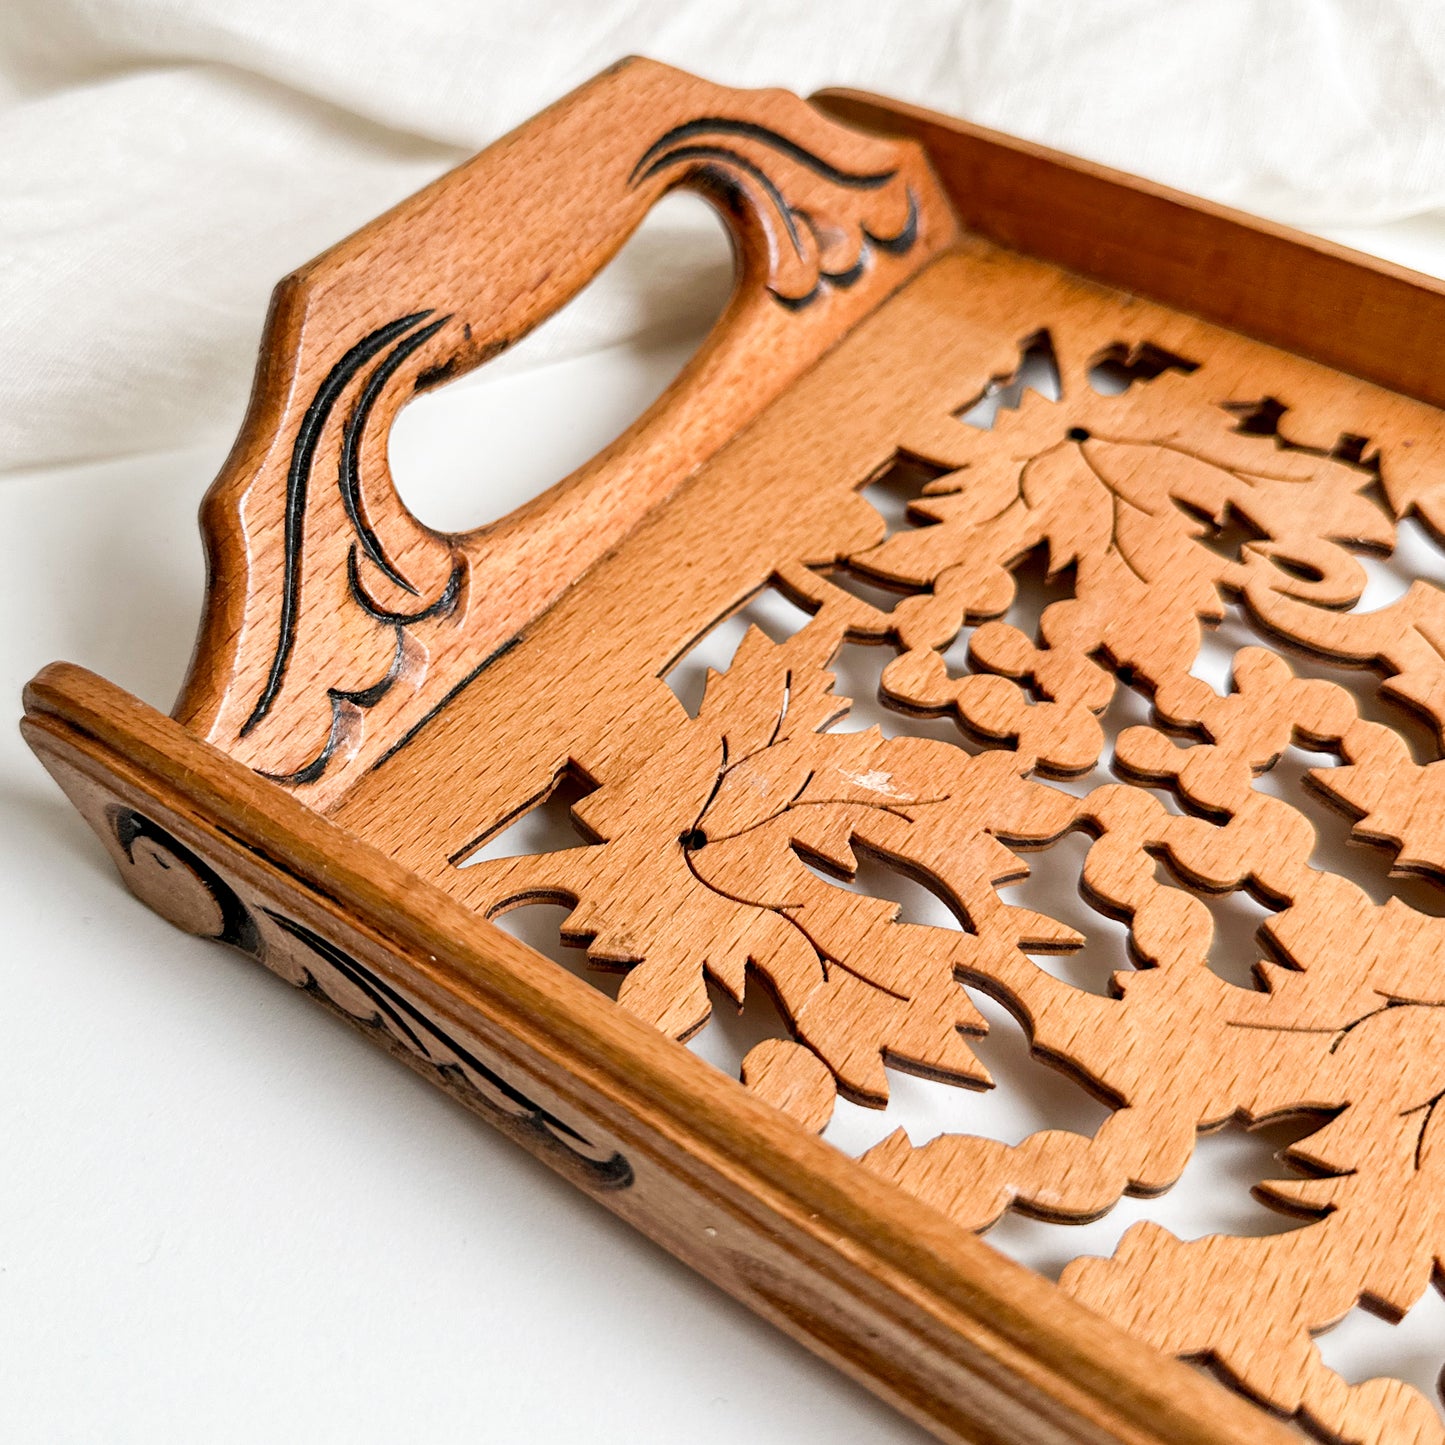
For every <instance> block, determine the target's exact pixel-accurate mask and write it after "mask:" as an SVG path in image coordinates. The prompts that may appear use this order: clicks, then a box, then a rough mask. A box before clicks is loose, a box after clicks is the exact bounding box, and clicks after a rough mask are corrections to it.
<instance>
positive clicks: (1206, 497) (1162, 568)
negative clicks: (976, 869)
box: [852, 363, 1394, 774]
mask: <svg viewBox="0 0 1445 1445" xmlns="http://www.w3.org/2000/svg"><path fill="white" fill-rule="evenodd" d="M1082 370H1083V368H1080V367H1078V366H1070V365H1068V364H1067V363H1066V364H1065V367H1064V374H1065V376H1075V375H1080V374H1082ZM1198 385H1199V383H1198V381H1197V380H1196V379H1195V378H1193V377H1192V376H1189V375H1181V374H1180V373H1179V372H1178V371H1166V372H1164V373H1162V374H1160V375H1158V376H1157V377H1155V378H1154V379H1150V380H1145V381H1140V382H1138V383H1136V384H1135V385H1133V386H1132V387H1131V388H1130V389H1129V390H1128V391H1127V392H1126V393H1125V394H1124V395H1123V396H1108V397H1105V396H1100V395H1098V394H1097V393H1096V392H1094V391H1092V390H1090V389H1089V388H1087V387H1081V388H1080V389H1079V390H1078V391H1077V392H1076V393H1075V394H1071V395H1066V396H1065V397H1064V398H1063V401H1062V402H1061V403H1053V402H1050V401H1048V400H1046V399H1045V398H1043V397H1041V396H1040V395H1039V394H1038V393H1037V392H1035V391H1025V392H1024V393H1023V395H1022V397H1021V399H1020V402H1019V405H1018V408H1017V410H1001V411H1000V412H999V414H998V419H997V421H996V423H995V425H994V427H993V429H992V430H989V431H982V430H976V429H973V428H968V427H962V426H961V427H960V428H959V434H958V436H957V438H955V439H953V440H951V441H950V443H949V447H950V455H949V461H950V462H951V463H952V464H953V466H954V470H953V471H951V472H949V473H947V474H946V475H944V476H941V477H939V478H938V479H937V480H935V481H932V482H930V483H929V484H928V485H927V486H926V487H925V488H924V493H923V496H922V497H921V498H920V499H919V500H918V501H917V502H915V503H914V505H913V508H912V514H913V519H914V520H915V521H916V522H917V523H919V524H920V525H917V526H915V527H913V528H909V529H905V530H902V531H899V532H896V533H894V535H892V536H891V537H889V538H888V539H887V540H886V541H884V542H883V543H881V544H880V545H879V546H878V547H876V548H873V549H871V550H869V551H867V552H864V553H861V554H859V555H857V556H855V557H854V558H853V559H852V563H853V565H854V566H855V567H857V568H858V569H859V570H861V571H864V572H866V573H870V574H872V575H875V576H877V577H879V578H882V579H884V580H887V581H888V582H890V583H892V584H896V585H903V586H908V587H914V588H928V589H929V591H928V592H927V593H926V594H925V595H922V596H917V597H910V598H907V599H905V600H904V601H902V602H900V603H899V604H898V606H897V608H896V611H895V618H896V623H897V631H898V636H899V637H900V639H901V640H902V642H903V643H904V645H905V648H907V649H908V651H906V652H905V655H904V656H903V657H902V658H900V659H898V661H896V662H895V663H893V664H892V665H891V666H890V667H889V669H888V671H887V673H886V675H885V677H884V689H885V692H886V694H887V695H889V696H890V697H892V698H893V699H895V700H896V701H897V702H898V703H899V704H900V705H902V706H906V707H910V708H914V709H921V710H924V711H928V712H937V711H940V710H943V709H946V708H956V709H957V711H958V713H959V716H960V718H961V720H962V721H963V722H964V724H965V725H966V726H967V727H968V728H969V729H970V731H972V732H974V733H976V734H978V735H980V736H982V737H985V738H989V739H1003V740H1012V741H1014V742H1015V744H1016V746H1017V747H1018V748H1019V750H1020V751H1021V752H1023V753H1025V754H1030V755H1033V756H1036V757H1037V759H1038V761H1039V763H1040V765H1041V766H1042V767H1043V768H1044V770H1045V771H1046V772H1057V773H1064V774H1068V773H1074V772H1079V771H1082V770H1084V769H1086V768H1088V767H1089V766H1092V764H1093V763H1094V762H1095V761H1096V760H1097V757H1098V755H1099V750H1100V747H1101V746H1102V737H1101V735H1100V734H1099V732H1098V729H1097V727H1096V726H1095V725H1094V724H1093V722H1092V718H1091V715H1092V714H1094V713H1097V712H1098V711H1101V710H1102V708H1103V707H1104V706H1105V705H1106V704H1107V702H1108V699H1109V696H1110V694H1111V693H1112V690H1113V684H1112V682H1111V680H1110V679H1109V677H1108V672H1109V671H1110V670H1114V671H1117V672H1122V673H1125V674H1126V675H1128V676H1130V677H1133V678H1137V679H1138V680H1139V681H1140V682H1142V683H1143V684H1145V685H1146V686H1148V685H1151V684H1157V683H1159V682H1161V681H1163V680H1164V679H1166V678H1167V677H1168V676H1169V674H1170V673H1171V671H1173V672H1178V671H1184V670H1187V668H1188V666H1189V663H1190V662H1191V661H1192V659H1193V657H1194V655H1195V653H1196V652H1197V651H1198V648H1199V643H1200V640H1201V636H1202V631H1201V624H1210V625H1212V624H1215V623H1218V622H1219V621H1220V620H1221V618H1222V617H1223V616H1224V604H1225V601H1226V600H1227V599H1229V598H1232V597H1241V598H1243V599H1244V600H1245V602H1246V603H1247V605H1248V606H1249V607H1250V608H1251V609H1252V610H1254V611H1256V612H1257V613H1268V612H1271V611H1273V610H1277V609H1278V607H1279V605H1280V604H1281V603H1282V602H1283V603H1288V604H1296V605H1303V606H1304V607H1305V608H1306V609H1338V608H1342V607H1348V606H1351V605H1353V604H1354V603H1355V602H1356V601H1358V600H1359V597H1360V594H1361V592H1362V590H1363V588H1364V585H1365V580H1366V576H1365V572H1364V570H1363V568H1362V567H1361V565H1360V563H1359V560H1358V558H1357V557H1356V556H1355V555H1354V554H1353V552H1352V551H1351V550H1350V549H1351V548H1352V547H1361V546H1364V547H1371V548H1378V549H1388V548H1389V546H1390V545H1391V544H1392V541H1393V536H1394V531H1393V524H1392V521H1391V519H1390V517H1389V516H1388V515H1387V514H1386V513H1385V511H1384V510H1383V509H1382V508H1381V507H1380V506H1379V505H1378V504H1377V503H1376V502H1375V501H1373V500H1372V499H1371V498H1370V497H1368V496H1366V495H1365V493H1366V491H1367V489H1368V488H1369V487H1370V486H1372V485H1373V483H1374V475H1373V473H1372V472H1371V471H1369V470H1368V469H1365V468H1362V467H1360V466H1358V465H1356V464H1353V463H1350V462H1347V461H1344V460H1341V459H1339V458H1336V457H1334V456H1331V455H1327V454H1322V453H1318V452H1312V451H1307V450H1305V449H1303V448H1297V447H1290V446H1287V445H1283V444H1279V443H1277V442H1276V441H1272V440H1271V439H1269V438H1267V437H1260V436H1256V435H1252V434H1250V433H1249V432H1248V431H1246V430H1242V429H1241V427H1242V426H1243V425H1246V424H1247V423H1241V421H1240V419H1239V418H1240V415H1241V414H1244V415H1246V416H1247V415H1248V414H1249V413H1250V410H1251V409H1250V408H1249V407H1238V406H1236V407H1229V408H1226V407H1223V406H1215V407H1212V408H1211V409H1210V413H1209V415H1210V418H1211V421H1210V424H1209V425H1208V426H1207V427H1201V426H1200V424H1199V402H1198V399H1197V387H1198ZM1181 418H1183V419H1184V421H1183V422H1181ZM1039 548H1042V549H1044V550H1045V551H1046V554H1047V559H1048V571H1049V574H1050V576H1051V578H1057V577H1060V576H1061V575H1062V574H1064V573H1065V572H1066V571H1068V572H1071V573H1072V580H1073V585H1072V592H1073V595H1072V597H1069V598H1067V599H1065V600H1062V601H1058V602H1055V603H1053V604H1052V605H1050V606H1049V607H1048V608H1046V609H1045V612H1044V614H1043V617H1042V619H1041V622H1040V627H1039V638H1038V640H1037V641H1035V639H1034V638H1031V637H1029V636H1026V635H1025V634H1024V633H1022V632H1021V631H1019V629H1017V628H1016V627H1013V626H1011V625H1009V624H1007V623H1004V622H998V621H986V619H989V618H996V617H998V616H999V615H1000V614H1001V613H1002V612H1004V611H1006V610H1007V607H1008V606H1009V605H1010V603H1011V602H1012V600H1013V596H1014V584H1013V580H1012V576H1011V569H1012V568H1013V567H1015V566H1016V565H1017V563H1018V562H1019V561H1020V559H1021V558H1023V557H1024V556H1025V555H1026V554H1028V553H1029V552H1031V551H1033V550H1035V549H1039ZM965 621H972V622H983V623H984V625H983V626H980V627H979V628H978V630H977V631H976V632H975V633H974V635H973V637H972V639H971V643H970V658H971V661H972V662H973V664H974V666H975V669H976V672H975V675H973V676H970V677H967V678H964V679H953V678H950V677H949V676H948V674H947V672H946V671H945V670H944V668H943V666H942V663H941V660H940V659H939V657H938V655H937V653H936V652H935V651H934V649H936V648H941V647H943V646H945V645H946V644H947V642H948V641H949V640H950V639H951V638H952V637H953V635H954V634H955V633H956V632H957V631H958V628H959V627H960V626H961V625H962V624H963V623H964V622H965ZM998 679H1009V680H1011V681H1012V682H1014V683H1017V684H1019V685H1020V686H1022V685H1024V684H1031V685H1032V686H1033V688H1034V689H1035V690H1036V691H1037V693H1038V695H1039V697H1040V698H1041V699H1042V700H1043V705H1042V706H1040V707H1036V708H1032V709H1030V708H1028V707H1027V705H1026V700H1025V699H1024V698H1023V697H1022V696H1021V695H1020V694H1019V692H1018V689H1017V688H1010V687H1005V686H1004V685H1003V684H1002V683H1001V682H1000V681H998Z"/></svg>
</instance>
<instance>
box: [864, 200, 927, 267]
mask: <svg viewBox="0 0 1445 1445" xmlns="http://www.w3.org/2000/svg"><path fill="white" fill-rule="evenodd" d="M907 194H908V215H907V217H906V218H905V219H904V222H903V225H902V227H901V228H900V229H899V230H898V231H897V232H895V233H894V234H893V235H891V236H878V235H875V234H874V233H873V232H872V231H870V230H869V229H868V227H867V226H863V227H862V228H861V229H862V231H863V234H864V235H865V236H866V237H867V238H868V240H869V241H871V242H872V243H873V245H875V246H877V247H878V249H879V250H880V251H886V252H887V253H888V254H889V255H890V256H902V255H904V254H905V253H906V252H907V251H909V250H911V249H912V246H913V243H914V242H915V241H916V240H917V239H918V197H917V196H916V195H915V194H914V192H913V187H912V186H909V187H908V192H907Z"/></svg>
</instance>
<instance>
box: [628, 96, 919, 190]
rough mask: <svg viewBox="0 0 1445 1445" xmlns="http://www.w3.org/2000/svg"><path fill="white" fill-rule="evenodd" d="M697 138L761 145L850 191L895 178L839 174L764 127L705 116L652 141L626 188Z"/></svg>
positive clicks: (892, 173)
mask: <svg viewBox="0 0 1445 1445" xmlns="http://www.w3.org/2000/svg"><path fill="white" fill-rule="evenodd" d="M698 135H735V136H739V137H742V138H744V139H748V140H757V141H762V143H763V144H764V145H767V146H771V147H772V148H773V149H774V150H776V151H780V152H781V153H782V154H783V155H785V156H788V157H790V158H791V159H792V160H795V161H797V162H798V163H799V164H800V165H804V166H806V167H807V168H808V169H809V170H810V171H812V172H814V174H816V175H820V176H822V177H823V178H824V179H825V180H829V181H832V182H833V183H834V184H835V185H839V186H849V187H851V188H852V189H854V190H860V191H876V190H877V189H878V188H879V187H880V186H886V185H887V184H888V182H889V181H891V180H892V179H893V178H894V176H896V175H897V174H898V172H897V170H896V169H894V170H887V171H863V172H852V171H844V170H839V168H838V167H837V166H835V165H832V164H831V163H830V162H828V161H825V160H824V159H823V157H822V156H820V155H816V154H814V152H812V151H810V150H808V149H806V148H805V147H803V146H800V145H799V144H798V143H797V142H796V141H792V140H789V139H788V138H787V136H785V135H780V134H779V133H778V132H777V131H775V130H772V129H770V128H769V127H767V126H765V125H757V124H755V123H754V122H753V121H747V120H729V119H728V118H727V117H726V116H716V115H708V116H699V117H698V119H697V120H690V121H687V122H685V123H684V124H683V125H678V126H674V127H673V128H672V129H671V130H670V131H668V132H667V133H666V134H665V135H663V136H660V137H659V138H658V139H657V140H655V141H653V143H652V144H651V145H650V146H649V147H648V148H647V149H646V150H645V151H644V152H643V153H642V157H641V159H640V160H639V161H638V162H637V164H636V165H635V166H633V168H632V174H631V175H630V176H629V177H628V178H627V181H628V184H629V185H633V186H635V185H636V184H637V183H638V180H639V179H640V175H639V173H640V172H641V171H642V170H643V169H644V167H646V166H647V165H648V163H649V162H650V161H651V160H652V158H653V157H654V156H655V155H657V154H658V152H659V151H664V150H666V149H667V148H668V146H670V145H672V144H674V142H677V141H687V140H691V139H692V138H693V137H694V136H698ZM648 174H652V172H651V171H649V172H648Z"/></svg>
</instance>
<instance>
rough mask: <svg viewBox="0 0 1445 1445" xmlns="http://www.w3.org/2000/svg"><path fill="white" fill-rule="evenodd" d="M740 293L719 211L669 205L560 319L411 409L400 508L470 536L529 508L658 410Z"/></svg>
mask: <svg viewBox="0 0 1445 1445" xmlns="http://www.w3.org/2000/svg"><path fill="white" fill-rule="evenodd" d="M734 285H735V263H734V259H733V250H732V245H731V242H730V240H729V237H728V232H727V228H726V226H725V225H724V224H723V221H722V218H721V217H720V216H719V215H718V213H717V211H716V210H715V209H714V208H713V206H712V205H710V204H709V203H708V202H707V201H706V200H704V199H703V198H702V197H701V196H699V195H697V194H695V193H691V192H684V191H677V192H673V193H672V194H671V195H668V196H666V197H664V198H663V200H662V201H660V202H659V203H658V205H657V206H655V207H654V208H653V210H652V211H651V212H650V213H649V214H648V216H647V218H646V220H644V221H643V223H642V225H641V226H640V227H639V228H638V230H637V232H636V233H635V234H634V235H633V236H632V237H631V238H630V239H629V240H628V242H627V243H626V245H624V246H623V248H622V249H621V250H620V251H619V252H618V254H617V255H616V256H615V257H613V259H612V260H611V262H610V263H609V264H608V265H607V266H606V267H605V268H604V269H603V270H602V271H600V272H599V273H598V275H597V276H596V277H595V278H594V279H593V280H592V281H591V282H590V283H589V284H588V285H587V286H586V287H585V288H584V289H583V290H582V291H581V292H579V293H578V295H577V296H576V297H574V298H573V299H572V301H570V302H569V303H568V304H567V305H566V306H564V307H562V308H561V309H560V310H559V311H558V312H557V313H556V314H555V315H553V316H550V317H548V318H547V320H545V321H544V322H542V324H541V325H539V326H538V327H536V328H535V329H534V330H533V331H531V332H529V333H528V334H527V335H526V336H525V337H523V338H522V340H521V341H520V342H518V343H517V344H516V345H515V346H514V347H512V348H511V350H509V351H507V352H506V353H504V354H503V355H501V356H499V357H498V358H497V359H496V360H495V361H492V362H489V363H487V364H486V365H485V366H483V367H481V368H478V369H477V370H476V371H473V372H469V373H468V374H467V375H466V376H464V377H461V378H459V379H457V380H456V381H452V382H448V383H447V384H446V385H444V386H439V387H436V388H435V389H433V390H429V391H425V392H422V393H420V394H419V395H418V396H416V397H415V398H414V399H413V400H412V401H410V402H408V403H407V405H406V406H405V407H404V408H403V409H402V410H401V412H400V413H399V414H398V415H397V418H396V420H395V422H394V423H393V424H392V429H391V435H390V437H389V439H388V444H387V446H388V458H389V463H390V467H391V474H392V479H393V481H394V483H395V485H396V489H397V492H398V495H399V496H400V497H401V500H402V503H403V504H404V505H405V506H406V507H407V509H408V510H409V511H410V512H411V513H412V515H413V516H415V517H416V518H417V519H418V520H419V521H420V522H422V523H424V524H425V525H426V526H428V527H433V528H435V529H437V530H438V531H442V532H466V531H471V530H472V529H474V528H477V527H481V526H485V525H487V524H489V523H491V522H495V521H498V520H500V519H501V518H502V517H504V516H506V515H507V514H508V513H509V512H512V511H513V510H515V509H516V508H517V507H519V506H521V505H522V504H523V503H525V502H528V501H531V500H532V499H533V498H534V497H536V496H537V495H539V494H540V493H541V492H543V491H545V490H546V489H547V488H548V487H550V486H551V485H552V484H553V483H555V482H557V481H558V480H560V479H561V478H563V477H566V476H569V475H570V474H571V473H572V472H574V471H575V470H577V468H579V467H581V466H583V465H584V464H585V463H587V462H588V461H590V460H591V459H592V457H593V456H594V455H596V454H597V453H598V452H600V451H602V450H604V449H605V448H606V447H607V446H609V445H610V444H611V443H612V442H613V441H615V440H616V439H617V437H618V436H619V435H620V434H621V431H625V430H626V427H624V428H621V429H620V430H619V427H618V425H617V418H618V417H619V416H626V417H628V418H629V422H628V426H631V425H632V422H633V421H634V420H635V419H636V418H638V417H640V416H642V415H643V414H645V413H646V412H647V410H648V409H649V408H650V407H651V406H652V405H653V404H654V403H655V402H656V401H657V400H658V398H659V397H660V396H662V394H663V393H664V392H665V391H666V390H667V389H668V388H669V387H670V386H671V385H672V383H673V382H674V381H675V380H676V378H677V377H678V375H679V374H680V373H681V372H682V371H683V370H684V369H685V368H686V366H687V365H688V363H689V362H690V361H691V360H692V358H693V357H694V356H695V355H696V354H697V351H698V350H699V348H700V347H701V346H702V344H703V343H704V342H705V341H706V340H707V338H708V336H709V335H710V334H711V332H712V331H713V329H714V327H715V326H716V324H717V322H718V320H719V318H720V317H721V315H722V313H723V311H724V309H725V308H726V306H727V304H728V301H729V299H730V297H731V295H732V293H733V289H734ZM599 352H605V353H606V359H605V363H599V362H597V361H596V360H595V359H594V358H596V356H597V354H598V353H599ZM544 370H545V371H546V373H547V376H546V380H545V381H543V380H542V379H541V378H540V377H539V373H540V372H542V371H544Z"/></svg>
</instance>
